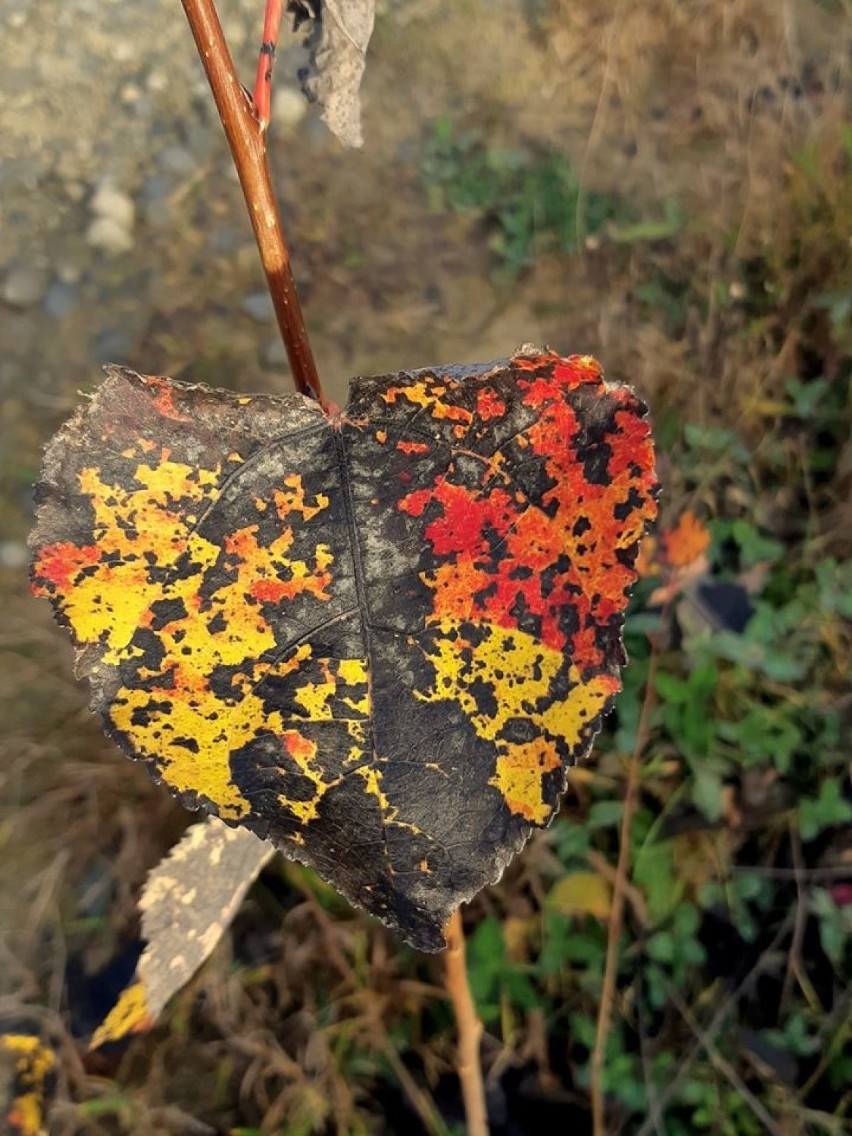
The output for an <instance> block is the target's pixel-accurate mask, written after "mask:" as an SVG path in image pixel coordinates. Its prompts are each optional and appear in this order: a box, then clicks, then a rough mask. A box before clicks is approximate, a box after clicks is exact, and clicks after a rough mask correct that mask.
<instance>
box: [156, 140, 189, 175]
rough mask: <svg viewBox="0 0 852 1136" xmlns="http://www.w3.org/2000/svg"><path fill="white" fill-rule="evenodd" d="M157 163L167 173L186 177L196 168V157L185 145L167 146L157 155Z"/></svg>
mask: <svg viewBox="0 0 852 1136" xmlns="http://www.w3.org/2000/svg"><path fill="white" fill-rule="evenodd" d="M157 165H158V166H159V167H160V169H162V170H165V171H166V172H167V173H170V174H176V175H177V176H178V177H186V176H187V175H188V174H191V173H193V171H194V170H195V165H196V163H195V158H194V156H193V155H192V154H191V153H190V152H189V150H186V149H185V148H184V147H183V146H166V147H165V148H164V149H163V150H161V151H160V153H159V154H158V155H157Z"/></svg>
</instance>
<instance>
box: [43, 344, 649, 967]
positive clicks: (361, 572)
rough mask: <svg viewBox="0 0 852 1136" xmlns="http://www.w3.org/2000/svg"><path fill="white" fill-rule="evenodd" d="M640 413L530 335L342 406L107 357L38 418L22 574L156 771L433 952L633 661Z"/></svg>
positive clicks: (552, 789) (645, 487) (518, 835)
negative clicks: (71, 396) (627, 641)
mask: <svg viewBox="0 0 852 1136" xmlns="http://www.w3.org/2000/svg"><path fill="white" fill-rule="evenodd" d="M645 414H646V410H645V407H644V406H643V404H642V403H641V402H639V400H638V399H637V398H636V396H635V395H634V394H633V393H632V392H631V391H630V390H629V389H628V388H627V387H624V386H620V385H617V384H610V383H606V382H604V380H603V377H602V374H601V370H600V367H599V365H598V364H597V363H596V362H595V361H594V360H593V359H591V358H590V357H587V356H582V357H580V356H571V357H569V358H567V359H562V358H560V357H559V356H557V355H555V354H553V353H551V352H546V351H545V352H543V351H538V350H536V349H533V348H524V349H522V350H521V351H520V352H518V353H517V354H516V355H514V356H513V357H512V358H511V359H510V360H507V361H501V362H498V363H494V364H487V365H473V366H470V367H444V368H438V369H425V370H421V371H414V372H402V373H399V374H393V375H385V376H382V377H379V378H372V379H357V380H355V381H354V382H353V383H352V386H351V392H350V401H349V405H348V408H347V411H346V413H345V414H338V415H335V416H326V415H325V413H324V412H323V411H322V409H321V408H320V407H319V406H318V405H316V404H315V403H313V402H311V401H310V400H309V399H306V398H304V397H303V396H301V395H297V394H291V395H285V396H282V397H279V398H271V397H264V396H256V397H246V396H239V395H235V394H232V393H229V392H226V391H215V390H210V389H208V388H206V387H202V386H191V385H186V384H182V383H177V382H171V381H170V380H168V379H164V378H150V377H149V378H145V377H142V376H139V375H136V374H134V373H133V372H130V371H126V370H121V369H119V368H111V369H109V377H108V378H107V380H106V382H105V383H104V384H103V386H102V387H101V389H100V390H99V391H98V392H97V393H96V394H95V396H94V397H93V398H92V399H91V401H90V402H89V403H88V405H87V406H86V407H84V408H83V409H81V410H80V411H79V412H78V413H77V415H76V416H75V417H74V418H73V419H72V420H71V422H70V423H68V424H67V425H66V426H65V427H64V428H63V429H62V430H61V431H60V432H59V434H58V435H57V436H56V438H54V440H53V441H52V442H51V444H50V445H49V446H48V449H47V453H46V457H45V467H44V477H43V481H42V482H41V484H40V485H39V487H38V491H37V496H38V501H39V509H38V519H37V525H36V528H35V532H34V535H33V538H32V545H33V549H34V565H33V582H34V589H35V591H36V592H37V593H38V594H41V595H44V596H47V597H48V598H49V599H50V600H51V602H52V604H53V606H54V609H55V612H56V615H57V617H58V619H59V620H60V621H61V622H62V623H64V624H66V625H67V626H68V627H69V629H70V631H71V633H72V636H73V638H74V641H75V643H76V645H77V648H78V669H79V672H80V674H82V675H85V676H86V677H88V679H89V681H90V684H91V691H92V706H93V708H94V709H95V710H96V711H97V712H98V713H100V714H101V716H102V718H103V721H104V726H105V728H106V730H107V732H108V733H109V734H110V735H111V736H112V737H113V738H114V739H115V740H116V742H117V743H118V744H119V745H120V746H121V748H122V749H123V750H124V751H125V752H126V753H127V754H128V755H129V756H130V757H132V758H135V759H137V760H141V761H142V762H144V764H145V765H146V766H147V767H148V769H149V770H150V772H151V775H152V776H153V778H154V779H155V780H156V781H158V782H162V783H164V784H165V785H167V786H168V788H169V789H170V790H171V792H172V793H173V794H174V795H175V796H176V797H177V798H178V799H179V800H180V801H181V802H182V803H183V804H184V805H186V806H187V807H189V808H201V809H204V810H206V811H208V812H211V813H215V814H217V815H218V816H220V817H221V818H222V819H223V820H225V821H226V822H227V823H228V824H231V825H235V826H244V827H246V828H248V829H250V830H251V831H253V832H255V833H256V834H257V835H258V836H260V837H261V838H263V839H269V840H270V841H272V843H273V844H275V845H276V846H277V847H279V848H281V849H282V850H284V851H285V852H286V854H287V855H289V856H292V857H294V858H296V859H298V860H301V861H302V862H304V863H306V864H309V865H311V866H313V867H314V868H315V869H316V870H317V871H318V872H319V873H320V875H321V876H322V877H323V878H324V879H326V880H328V881H329V882H330V883H332V884H333V885H334V886H336V887H337V888H338V889H339V890H340V891H341V892H342V893H343V894H344V895H345V896H346V897H347V898H348V899H350V900H351V901H352V902H353V903H355V904H358V905H360V906H362V907H364V908H365V909H366V910H367V911H368V912H370V913H371V914H373V915H375V916H376V917H378V918H379V919H382V920H383V921H384V922H386V923H387V924H388V925H390V926H391V927H393V928H395V929H397V930H398V931H399V932H400V933H401V934H402V935H403V937H404V938H405V939H407V940H408V942H410V943H411V944H413V945H414V946H416V947H418V948H421V949H424V950H438V949H440V948H441V947H443V945H444V939H443V933H442V927H443V925H444V924H445V923H446V920H447V918H448V917H449V915H450V914H451V913H452V912H453V911H454V910H455V909H456V908H457V907H458V906H459V904H460V903H462V902H464V901H466V900H468V899H470V898H471V897H472V896H473V895H475V894H476V892H477V891H479V890H480V889H481V888H482V887H484V886H485V885H487V884H489V883H491V882H493V881H495V880H496V879H498V878H499V876H500V875H501V873H502V871H503V869H504V868H505V866H506V865H507V864H508V863H509V861H510V860H511V859H512V857H513V856H514V855H515V853H516V852H517V851H518V850H519V849H520V848H521V847H522V846H523V845H524V843H525V842H526V840H527V839H528V838H529V835H530V833H531V832H532V831H533V830H534V829H535V828H537V827H543V826H545V825H547V824H548V823H549V821H550V820H551V818H552V816H553V813H554V811H555V809H556V807H557V805H558V802H559V798H560V795H561V793H562V791H563V789H564V786H565V778H566V769H567V767H569V766H570V765H572V764H574V763H576V762H577V761H579V760H581V759H582V758H584V757H585V756H586V754H587V753H588V750H589V748H590V746H591V743H592V739H593V737H594V735H595V733H596V732H597V730H598V729H599V727H600V723H601V720H602V717H603V715H604V714H605V713H606V711H607V710H608V709H609V707H610V706H611V704H612V700H613V698H614V696H615V694H616V692H617V691H618V689H619V677H618V676H619V668H620V666H621V665H622V663H623V662H624V651H623V648H622V645H621V626H622V622H623V616H624V609H625V606H626V603H627V596H628V591H629V588H630V586H631V584H632V583H633V581H634V579H635V572H634V562H635V559H636V554H637V549H638V547H639V542H640V540H641V537H642V535H643V532H644V530H645V527H646V525H647V524H648V523H649V522H650V521H651V520H652V519H653V517H654V516H655V513H656V503H655V498H656V492H657V484H656V480H655V476H654V468H653V450H652V443H651V437H650V427H649V425H648V423H647V420H646V418H645Z"/></svg>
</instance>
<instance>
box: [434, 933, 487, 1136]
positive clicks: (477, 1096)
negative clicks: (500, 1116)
mask: <svg viewBox="0 0 852 1136" xmlns="http://www.w3.org/2000/svg"><path fill="white" fill-rule="evenodd" d="M444 935H445V937H446V940H447V950H446V953H445V955H444V973H445V976H446V986H447V993H448V994H449V996H450V1001H451V1002H452V1004H453V1011H454V1012H455V1015H456V1028H457V1030H458V1052H459V1058H458V1074H459V1081H460V1082H461V1088H462V1097H463V1098H464V1111H465V1117H466V1119H467V1136H488V1117H487V1113H486V1111H485V1084H484V1082H483V1080H482V1062H481V1061H480V1054H479V1043H480V1040H481V1038H482V1022H481V1021H480V1019H479V1015H478V1014H477V1012H476V1006H475V1005H474V1001H473V995H472V994H471V992H470V984H469V982H468V979H467V967H466V965H465V953H464V928H463V927H462V920H461V913H460V912H459V911H455V912H454V913H453V914H452V915H451V916H450V919H449V921H448V922H447V925H446V927H445V928H444Z"/></svg>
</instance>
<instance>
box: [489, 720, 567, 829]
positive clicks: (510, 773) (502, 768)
mask: <svg viewBox="0 0 852 1136" xmlns="http://www.w3.org/2000/svg"><path fill="white" fill-rule="evenodd" d="M560 765H561V760H560V757H559V754H558V753H557V751H556V746H555V745H554V743H553V742H552V741H550V740H548V739H547V738H536V739H535V740H534V741H531V742H504V743H503V744H502V746H501V747H500V753H499V755H498V757H497V772H496V773H495V775H494V776H493V777H492V778H491V780H490V781H489V784H490V785H493V786H494V787H495V788H496V789H499V790H500V793H501V794H502V796H503V798H504V800H505V801H506V804H507V806H508V808H509V809H510V811H511V812H513V813H517V814H519V815H520V816H522V817H524V819H525V820H528V821H531V822H532V823H533V824H541V825H543V824H546V823H547V820H548V818H549V816H550V812H551V806H550V805H548V804H546V803H545V802H544V801H542V799H541V778H542V774H543V773H549V772H551V770H553V769H558V768H559V766H560Z"/></svg>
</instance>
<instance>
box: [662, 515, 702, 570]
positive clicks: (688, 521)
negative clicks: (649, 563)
mask: <svg viewBox="0 0 852 1136" xmlns="http://www.w3.org/2000/svg"><path fill="white" fill-rule="evenodd" d="M709 547H710V533H709V531H708V529H707V526H706V525H705V524H704V522H703V521H702V520H700V519H699V518H698V517H696V515H695V513H693V512H690V510H689V509H686V510H685V511H684V512H683V513H681V515H680V516H679V517H678V520H677V524H676V525H675V526H674V528H671V529H667V530H666V531H665V532H663V533H662V534H661V535H660V556H661V559H662V560H663V562H664V563H665V564H668V565H669V566H670V567H672V568H679V569H683V568H687V567H689V566H690V565H691V564H694V563H695V562H696V561H697V560H699V559H700V558H701V557H702V556H703V555H704V553H705V552H706V551H707V549H708V548H709Z"/></svg>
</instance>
